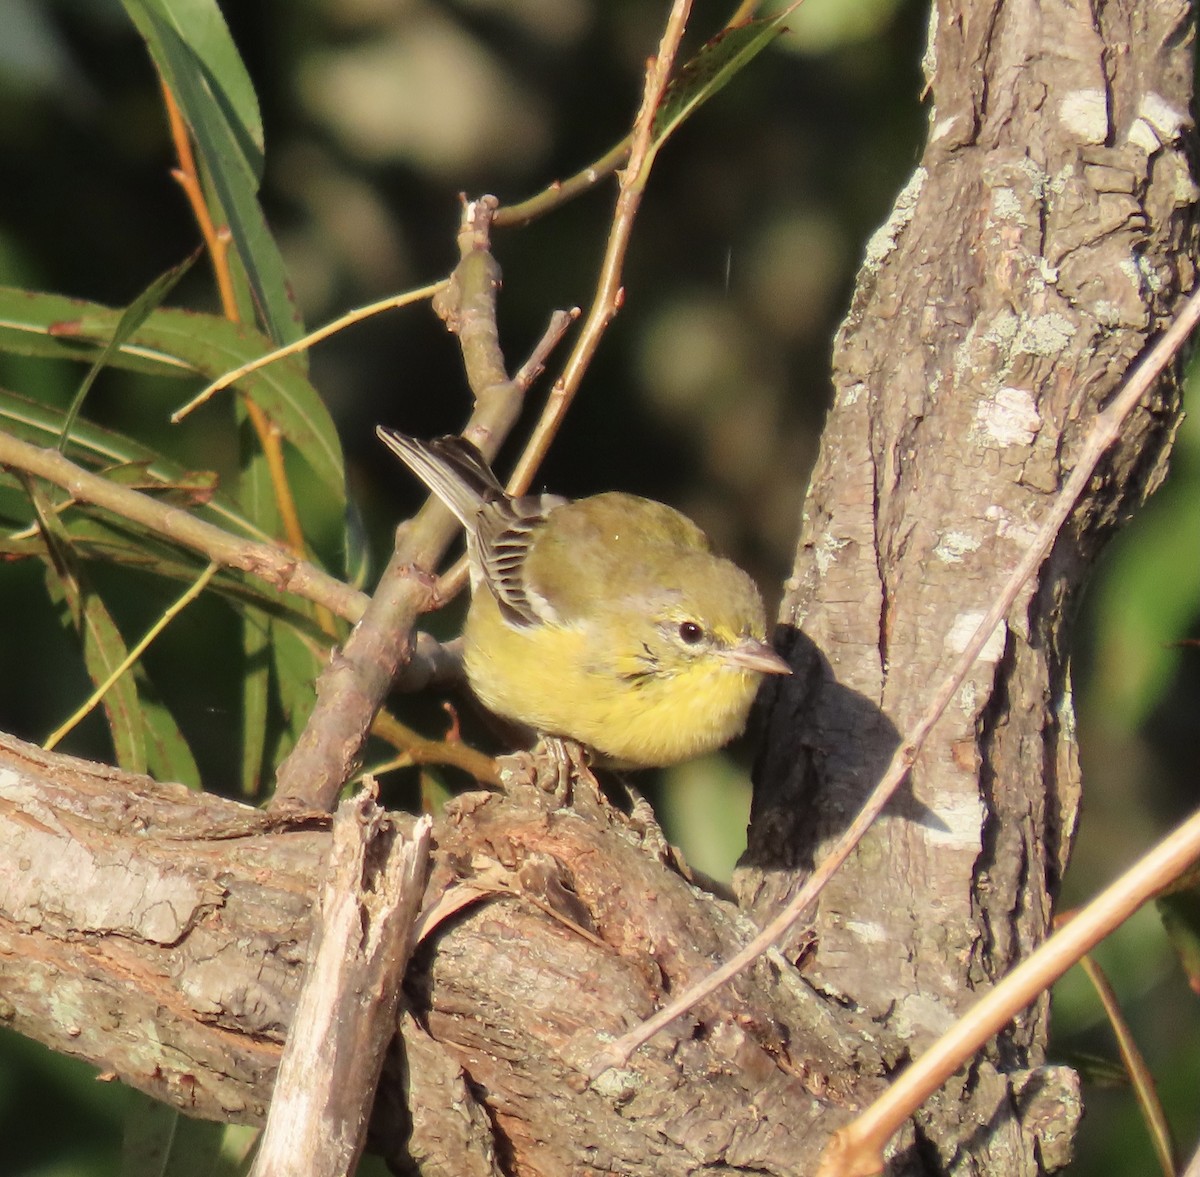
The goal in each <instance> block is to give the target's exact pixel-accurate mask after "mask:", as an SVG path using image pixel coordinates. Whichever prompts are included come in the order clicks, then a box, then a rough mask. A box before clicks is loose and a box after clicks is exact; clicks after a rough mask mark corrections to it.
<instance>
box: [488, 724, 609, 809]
mask: <svg viewBox="0 0 1200 1177" xmlns="http://www.w3.org/2000/svg"><path fill="white" fill-rule="evenodd" d="M507 759H508V761H509V763H510V765H511V768H506V770H505V772H504V782H505V784H509V783H512V784H517V785H524V786H526V787H528V786H533V788H534V789H536V791H537V792H538V793H539V794H541V795H543V796H545V797H546V799H547V800H552V801H553V802H554V803H555V807H556V808H560V807H563V806H567V805H571V804H572V803H573V802H575V801H578V800H583V799H584V797H582V796H580V795H579V794H578V792H577V786H579V785H584V786H585V787H586V794H587V798H586V799H587V800H588V801H591V802H593V803H597V802H599V800H600V798H601V796H602V795H601V792H600V784H599V782H598V781H597V780H596V778H595V776H594V775H593V774H592V770H591V767H590V766H589V764H588V760H587V752H586V751H585V750H584V748H583V747H582V746H581V745H580V744H577V743H576V742H575V741H574V740H565V739H560V738H559V737H558V736H542V738H541V739H540V740H538V742H537V744H536V745H535V746H534V748H533V749H532V750H531V751H528V752H514V753H513V754H512V755H511V756H509V757H508V758H507Z"/></svg>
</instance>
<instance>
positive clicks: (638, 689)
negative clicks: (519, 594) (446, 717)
mask: <svg viewBox="0 0 1200 1177" xmlns="http://www.w3.org/2000/svg"><path fill="white" fill-rule="evenodd" d="M464 646H465V651H464V654H465V662H466V672H467V679H468V681H469V682H470V684H471V688H472V690H474V692H475V694H476V695H477V696H478V697H479V699H480V701H481V702H482V703H483V704H484V706H486V707H487V708H488V709H489V710H491V711H494V712H495V713H496V714H497V715H501V716H504V717H506V718H508V719H513V720H516V721H517V722H519V723H523V724H527V725H528V726H530V727H532V728H534V729H536V730H537V731H538V732H541V733H544V734H548V735H557V736H566V737H569V738H571V739H575V740H578V741H580V742H581V743H583V744H587V745H588V746H589V747H591V748H594V749H595V750H596V751H597V752H599V753H601V754H602V755H604V756H605V757H607V758H608V759H610V760H612V761H614V762H617V763H618V764H622V765H626V766H629V767H652V766H658V765H667V764H675V763H678V762H679V761H681V760H687V759H689V758H691V757H693V756H699V755H701V754H703V753H705V752H710V751H712V750H713V749H715V748H719V747H721V745H723V744H725V743H727V742H728V741H729V740H730V739H732V738H733V737H734V736H735V735H737V734H738V732H740V731H741V730H742V728H743V727H744V726H745V722H746V715H747V713H748V712H749V709H750V704H751V703H752V702H753V699H754V693H755V690H756V687H757V685H758V679H757V676H754V675H751V674H748V673H745V672H743V671H740V670H737V669H735V668H733V667H731V666H729V665H727V664H724V663H722V662H721V661H719V660H718V659H715V658H714V659H711V660H700V661H697V662H696V663H695V664H691V665H687V666H683V667H680V668H678V669H677V670H676V672H674V673H661V674H659V673H655V674H650V675H645V676H641V677H637V678H632V679H631V678H630V677H628V676H623V675H622V674H621V673H619V672H618V670H617V669H616V666H615V663H614V659H613V657H612V653H613V652H612V650H611V649H610V647H611V641H604V640H602V639H601V638H598V637H597V635H596V633H595V632H594V631H593V630H592V629H590V628H588V627H587V626H585V625H582V624H577V625H572V626H561V625H551V624H543V625H535V626H531V627H528V628H524V629H518V628H515V627H513V626H511V625H509V624H508V623H507V622H505V621H504V619H503V618H502V617H501V616H500V612H499V610H498V609H497V607H496V603H495V601H494V600H493V598H492V597H491V594H490V593H488V592H486V591H480V592H478V593H476V594H475V599H474V600H473V601H472V604H471V610H470V612H469V614H468V616H467V624H466V628H465V631H464Z"/></svg>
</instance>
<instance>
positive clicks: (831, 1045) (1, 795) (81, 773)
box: [0, 737, 877, 1174]
mask: <svg viewBox="0 0 1200 1177" xmlns="http://www.w3.org/2000/svg"><path fill="white" fill-rule="evenodd" d="M522 795H523V796H524V797H525V801H524V802H522V801H518V800H509V799H506V798H504V797H502V796H500V795H495V794H467V795H466V796H464V797H462V798H459V799H458V801H457V802H456V803H455V804H454V805H453V806H452V807H451V808H450V810H449V811H448V813H447V814H446V816H445V817H444V819H443V820H442V821H440V822H439V823H438V825H437V826H436V827H435V832H434V846H435V852H434V853H435V856H434V862H435V867H434V871H433V876H432V879H431V882H430V888H429V891H428V894H427V901H428V907H429V910H430V911H431V912H432V915H429V916H427V924H428V925H429V926H428V929H427V934H426V936H425V939H424V940H423V942H422V944H421V945H420V947H419V948H418V950H417V952H416V954H415V956H414V959H413V962H412V965H411V967H410V970H409V974H408V978H407V981H406V984H405V993H406V1002H407V1011H406V1012H405V1014H404V1016H403V1017H402V1018H401V1029H402V1039H403V1047H402V1048H398V1050H397V1053H396V1054H395V1056H394V1057H393V1058H392V1060H391V1061H390V1063H389V1065H388V1067H387V1068H386V1076H385V1084H384V1089H383V1090H382V1092H381V1094H380V1098H379V1104H378V1106H377V1109H376V1122H375V1126H374V1132H375V1146H376V1147H377V1148H379V1149H380V1150H382V1151H385V1152H386V1154H387V1155H389V1157H390V1158H391V1159H392V1160H393V1162H394V1163H396V1164H397V1165H398V1166H399V1167H402V1168H403V1167H408V1166H411V1167H414V1168H415V1166H416V1165H417V1164H418V1162H419V1165H420V1169H419V1171H420V1172H422V1173H425V1174H437V1173H446V1174H450V1173H458V1174H463V1173H489V1172H495V1171H499V1172H508V1173H521V1174H562V1173H575V1172H590V1171H597V1172H620V1173H628V1174H640V1173H645V1174H689V1173H695V1172H697V1171H699V1170H701V1169H704V1170H706V1171H711V1172H718V1173H720V1172H728V1173H734V1172H744V1171H747V1170H752V1171H757V1172H767V1173H794V1172H803V1171H806V1170H807V1169H809V1168H811V1166H812V1163H813V1160H814V1157H815V1153H816V1151H817V1150H818V1149H819V1147H820V1144H821V1141H822V1140H823V1138H824V1134H825V1132H826V1130H827V1126H828V1127H829V1128H832V1127H833V1126H835V1124H836V1123H839V1122H842V1121H843V1120H844V1118H845V1115H846V1113H847V1110H848V1109H850V1108H852V1107H853V1106H854V1105H855V1104H856V1103H857V1102H859V1101H860V1100H861V1099H862V1098H864V1097H865V1095H866V1094H867V1093H869V1091H870V1090H872V1089H873V1088H874V1087H877V1082H875V1081H874V1080H871V1081H869V1082H867V1083H866V1084H865V1085H864V1084H863V1083H861V1082H859V1081H857V1080H856V1085H857V1089H856V1088H855V1087H847V1086H845V1085H844V1084H843V1083H842V1082H841V1079H840V1076H841V1075H845V1074H849V1075H855V1074H857V1073H858V1072H859V1071H866V1069H867V1068H864V1067H861V1066H859V1065H858V1064H857V1062H856V1056H857V1054H858V1051H859V1050H860V1040H859V1039H858V1037H857V1035H854V1034H847V1033H846V1032H845V1030H844V1029H843V1028H841V1027H839V1025H838V1023H837V1020H836V1018H835V1017H834V1015H833V1014H832V1013H831V1012H830V1011H828V1010H827V1009H825V1007H824V1005H823V1004H822V1003H821V1002H819V1001H817V1000H816V999H814V997H813V996H812V994H811V993H810V992H809V991H808V989H807V987H806V986H805V985H803V984H802V983H801V982H800V981H799V980H798V978H797V977H796V976H795V974H794V973H793V972H792V970H790V969H788V968H786V967H785V966H783V964H782V962H779V961H776V962H764V963H763V964H762V965H761V966H760V967H759V968H758V969H757V970H755V971H753V972H752V973H751V974H749V975H748V976H747V977H746V978H745V979H744V980H743V981H742V983H741V984H739V985H738V986H736V987H733V988H732V989H731V990H730V991H728V992H725V993H723V994H720V995H719V996H718V997H716V998H714V999H713V1000H712V1001H711V1002H710V1003H708V1004H707V1005H706V1006H705V1007H704V1008H702V1009H700V1010H698V1011H696V1013H695V1015H694V1016H693V1017H691V1018H687V1019H682V1020H681V1021H680V1022H679V1023H677V1024H676V1025H675V1026H674V1027H672V1029H671V1031H670V1032H669V1033H664V1034H662V1035H660V1036H659V1037H658V1038H657V1039H656V1040H655V1041H654V1042H653V1043H652V1044H651V1045H650V1046H649V1047H648V1048H647V1049H646V1050H643V1051H641V1052H639V1053H638V1055H637V1057H636V1058H635V1059H634V1060H632V1061H631V1063H630V1064H629V1067H628V1068H627V1069H625V1070H622V1071H620V1072H609V1073H607V1074H606V1075H605V1076H604V1077H602V1079H601V1080H600V1081H599V1082H598V1083H597V1084H595V1085H593V1086H592V1087H589V1086H588V1085H587V1082H586V1080H585V1079H584V1078H583V1075H582V1073H581V1070H580V1068H581V1067H582V1066H583V1065H584V1064H585V1063H586V1062H587V1061H588V1059H589V1058H590V1056H591V1055H592V1054H593V1053H594V1052H595V1051H596V1049H597V1048H598V1046H599V1044H600V1041H601V1036H603V1035H616V1034H619V1033H620V1032H621V1031H622V1030H624V1029H627V1028H628V1027H629V1026H630V1025H632V1024H633V1023H634V1022H635V1021H636V1020H640V1019H641V1018H642V1017H644V1016H645V1015H646V1014H648V1013H649V1012H651V1011H652V1010H653V1009H654V1008H655V1007H656V1005H658V1004H660V1003H661V1001H662V1000H663V997H664V995H665V994H667V993H670V992H674V991H677V990H678V989H679V988H680V987H681V986H683V985H686V984H688V983H690V982H691V981H694V980H695V979H697V978H698V977H699V976H701V975H702V974H703V973H705V972H706V971H707V970H708V969H709V968H711V966H712V963H713V962H714V961H718V960H721V959H723V958H724V957H725V956H727V955H728V954H729V953H730V952H731V951H733V950H734V949H735V948H736V946H737V945H739V944H740V943H741V942H742V940H743V939H744V938H745V937H746V935H747V934H748V932H749V931H750V929H749V925H748V924H747V923H746V922H745V921H744V919H743V918H742V917H741V916H740V915H739V913H738V912H737V911H736V909H735V908H733V907H732V905H730V904H728V903H723V902H719V901H717V900H715V899H714V898H713V897H712V896H710V895H708V894H707V893H705V892H702V891H699V890H698V889H696V888H695V887H693V886H692V885H691V884H689V883H688V882H687V881H686V880H685V879H684V878H683V877H682V876H681V875H680V874H679V873H678V871H676V870H675V869H674V867H673V866H672V865H671V864H670V863H668V862H664V861H663V860H662V858H661V857H660V856H659V855H658V854H657V853H656V852H655V847H656V846H657V845H660V843H658V842H657V841H656V840H655V839H654V838H653V837H651V838H649V839H645V838H644V837H643V834H644V831H643V829H642V828H641V827H640V826H639V825H638V823H637V822H636V821H634V820H633V819H631V818H628V817H625V816H623V815H622V814H621V813H620V812H618V811H616V810H614V809H612V807H610V806H608V805H607V804H606V803H602V802H601V801H600V799H599V798H590V797H587V796H586V795H585V796H577V798H576V801H575V803H574V807H573V808H571V809H556V808H554V807H553V802H552V799H550V798H545V797H543V796H542V795H540V794H538V793H537V792H536V791H535V790H532V789H525V790H523V791H522ZM538 801H541V802H544V804H534V803H533V802H538ZM395 821H396V823H397V825H399V826H401V827H406V826H407V825H408V824H409V819H407V818H405V817H403V816H400V815H397V816H396V818H395ZM329 842H330V837H329V823H328V819H326V818H324V817H320V818H313V819H312V820H311V821H309V822H304V821H300V820H299V819H297V818H294V817H293V818H291V819H288V820H280V819H277V818H273V817H271V816H270V815H266V814H263V813H261V812H259V811H257V810H252V809H248V808H246V807H245V806H242V805H239V804H237V803H235V802H231V801H223V800H220V799H218V798H215V797H212V796H206V795H203V794H197V793H192V792H190V791H188V790H187V789H184V788H182V787H179V786H172V785H161V784H156V783H155V782H153V781H150V780H148V779H144V778H139V777H133V776H129V775H127V774H124V773H120V772H117V771H115V770H112V769H106V768H103V767H100V766H89V765H86V764H83V763H81V762H79V761H74V760H71V759H69V758H66V757H60V756H55V755H51V754H47V753H44V752H41V751H40V750H38V749H36V748H33V747H32V746H30V745H26V744H22V743H21V742H20V741H17V740H14V739H12V738H11V737H0V845H4V846H5V847H6V854H5V862H6V864H7V865H8V869H6V870H4V871H3V872H0V994H2V995H3V1007H2V1008H0V1016H2V1017H3V1018H4V1021H5V1022H6V1023H7V1024H8V1025H9V1026H11V1027H12V1028H14V1029H16V1030H17V1031H19V1032H21V1033H23V1034H27V1035H29V1036H30V1037H33V1038H37V1039H39V1040H41V1041H43V1042H46V1043H47V1044H48V1045H50V1046H52V1047H53V1048H54V1049H56V1050H59V1051H62V1052H64V1053H67V1054H72V1055H76V1056H78V1057H82V1058H85V1059H87V1060H89V1061H91V1062H93V1063H95V1064H96V1065H97V1066H99V1067H101V1068H102V1069H103V1070H104V1071H106V1072H108V1073H109V1074H111V1075H113V1076H115V1077H118V1078H120V1079H122V1080H123V1081H125V1082H127V1083H129V1084H131V1085H132V1086H135V1087H138V1088H140V1089H141V1090H144V1091H146V1092H148V1093H149V1094H151V1095H154V1096H156V1097H157V1098H159V1099H162V1100H164V1101H165V1102H168V1103H170V1104H173V1105H174V1106H176V1107H179V1108H181V1109H182V1110H184V1111H186V1112H188V1113H189V1114H192V1115H196V1116H202V1117H208V1118H216V1119H225V1120H233V1121H239V1122H247V1123H260V1122H261V1121H262V1119H263V1117H264V1115H265V1112H266V1108H267V1105H268V1103H269V1101H270V1097H271V1088H272V1084H273V1081H274V1073H275V1068H276V1066H277V1063H278V1060H279V1055H280V1049H281V1043H282V1041H283V1039H284V1037H285V1035H286V1033H287V1029H288V1025H289V1022H290V1019H291V1017H292V1014H293V1011H294V1008H295V1001H296V997H297V994H298V992H299V987H300V981H301V977H302V974H303V972H304V962H305V959H306V956H307V953H308V935H309V925H310V913H311V910H312V906H313V904H314V903H315V901H316V896H317V894H318V891H319V888H320V885H321V880H322V878H323V876H324V874H325V871H326V865H327V864H326V859H327V856H328V851H329ZM331 1048H332V1047H331Z"/></svg>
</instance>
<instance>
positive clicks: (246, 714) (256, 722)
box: [242, 609, 274, 800]
mask: <svg viewBox="0 0 1200 1177" xmlns="http://www.w3.org/2000/svg"><path fill="white" fill-rule="evenodd" d="M273 629H274V626H273V625H272V623H271V619H270V618H269V617H268V615H267V614H266V613H264V612H263V611H262V610H261V609H246V610H245V611H244V615H243V617H242V796H243V797H246V798H247V799H251V800H253V799H256V798H258V797H259V796H261V794H262V786H263V770H264V768H265V765H266V756H267V722H268V717H269V710H270V701H271V634H272V631H273Z"/></svg>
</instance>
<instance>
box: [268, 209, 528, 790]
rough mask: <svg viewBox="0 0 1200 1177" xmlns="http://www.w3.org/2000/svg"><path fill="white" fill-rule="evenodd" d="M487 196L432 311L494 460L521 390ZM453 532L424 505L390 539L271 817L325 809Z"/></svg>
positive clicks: (399, 668) (473, 428)
mask: <svg viewBox="0 0 1200 1177" xmlns="http://www.w3.org/2000/svg"><path fill="white" fill-rule="evenodd" d="M494 208H495V200H494V198H491V197H485V198H481V199H480V200H475V201H470V202H467V203H466V204H465V205H464V208H463V219H462V225H461V227H460V230H459V234H458V247H459V253H460V260H459V264H458V265H457V266H456V267H455V270H454V273H453V274H452V275H451V277H450V280H449V282H447V284H446V286H445V288H444V290H443V291H442V292H441V294H440V295H439V297H438V298H436V299H435V300H434V309H435V310H436V311H437V313H438V314H439V315H441V316H442V318H443V319H444V320H445V321H446V324H447V326H448V327H449V328H450V330H452V331H454V332H455V333H456V334H457V335H458V336H459V340H460V343H461V345H462V348H463V360H464V365H465V367H466V370H467V375H468V379H469V380H470V383H471V388H472V391H473V392H474V393H475V406H474V411H473V412H472V413H471V417H470V419H469V421H468V422H467V424H466V426H465V427H464V429H463V431H462V432H463V436H464V437H469V438H470V439H471V440H472V441H474V442H475V444H476V445H478V446H479V447H480V449H481V450H483V452H484V453H485V455H487V456H489V457H491V456H494V455H495V452H496V450H497V449H498V448H499V446H500V442H501V441H502V440H503V439H504V438H505V437H506V436H507V434H508V431H509V430H510V429H511V428H512V426H513V424H514V423H515V422H516V420H517V417H518V416H519V415H520V411H521V404H522V393H523V389H521V388H520V386H519V385H517V384H516V383H515V382H513V381H511V380H510V379H509V378H508V376H507V374H506V373H505V371H504V357H503V354H502V353H501V351H500V346H499V333H498V331H497V329H496V291H497V290H498V289H499V285H500V270H499V266H498V265H497V264H496V262H495V259H494V258H492V256H491V252H490V237H489V234H490V227H491V214H492V211H493V210H494ZM457 531H458V523H457V522H456V521H455V519H454V517H453V516H452V515H451V514H450V513H449V512H448V511H447V510H446V509H445V508H444V507H443V506H442V505H441V504H440V503H438V502H436V501H432V500H431V501H429V502H427V503H426V504H425V505H424V506H423V507H422V508H421V510H420V511H419V512H418V513H417V515H416V517H415V518H414V519H412V521H411V522H409V523H406V524H404V525H402V526H401V527H400V528H399V529H398V530H397V533H396V547H395V550H394V551H393V553H392V557H391V559H390V560H389V562H388V566H387V568H385V569H384V572H383V575H382V576H381V577H380V579H379V583H378V585H377V586H376V589H375V592H374V594H373V595H372V596H371V598H370V600H369V602H368V603H367V605H366V608H365V609H364V610H363V613H362V617H361V620H360V621H359V624H357V625H356V626H355V627H354V629H353V630H352V631H351V633H350V636H349V637H348V638H347V639H346V641H345V643H344V644H343V646H342V648H341V649H340V650H339V652H338V656H337V657H336V658H335V659H332V660H331V661H330V663H329V664H328V666H326V668H325V669H324V670H323V671H322V673H321V676H320V678H319V679H318V680H317V703H316V706H315V707H314V708H313V711H312V714H311V716H310V717H309V721H308V723H307V724H306V725H305V729H304V731H303V732H302V733H301V735H300V738H299V740H297V742H296V746H295V747H294V748H293V749H292V751H291V752H290V753H289V754H288V757H287V759H286V760H284V762H283V763H282V764H281V765H280V768H279V773H278V775H277V779H276V789H275V795H274V797H273V798H272V800H271V809H272V810H273V811H275V812H286V811H290V810H296V809H298V810H311V809H324V810H328V809H331V808H332V807H333V805H334V804H335V803H336V801H337V797H338V794H339V792H340V791H341V788H342V786H343V785H344V784H345V782H346V781H347V780H349V778H350V777H351V775H352V774H353V772H354V770H355V768H356V766H357V760H358V756H359V752H360V750H361V748H362V745H363V742H364V740H365V739H366V737H367V733H368V731H369V730H370V728H371V724H372V722H373V720H374V717H375V715H376V714H377V712H378V710H379V707H380V705H381V704H382V702H383V699H384V697H385V696H386V694H387V692H388V691H389V690H390V689H391V687H392V685H393V682H395V681H396V679H397V676H398V675H402V676H403V677H408V676H409V675H410V674H411V671H410V670H409V669H408V663H409V661H410V658H411V656H412V651H413V643H414V640H415V641H416V642H417V643H420V642H422V641H423V640H424V641H430V640H431V639H428V638H427V637H426V635H424V634H419V635H417V637H416V638H415V639H414V638H413V627H414V625H415V623H416V619H417V617H418V616H419V615H420V614H421V613H423V612H426V611H428V610H429V609H430V608H433V607H435V606H436V604H437V603H438V596H437V585H436V581H435V580H434V578H433V576H432V575H431V573H430V571H429V570H430V569H432V568H435V567H436V566H437V564H438V562H439V561H440V560H441V558H442V555H443V553H444V552H445V550H446V548H447V547H448V546H449V545H450V542H451V540H453V538H454V536H455V534H456V533H457Z"/></svg>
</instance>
